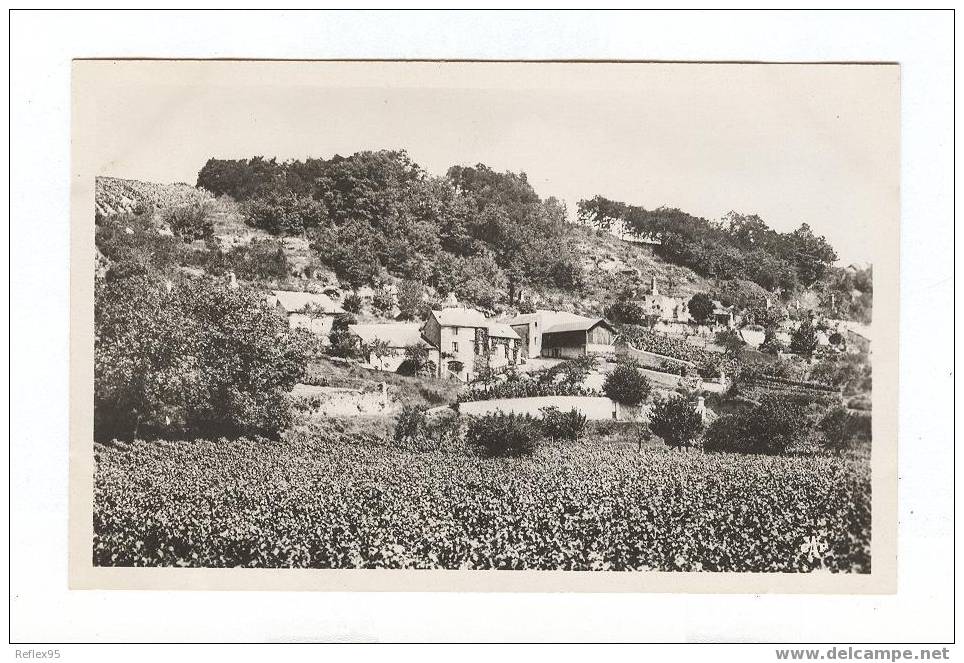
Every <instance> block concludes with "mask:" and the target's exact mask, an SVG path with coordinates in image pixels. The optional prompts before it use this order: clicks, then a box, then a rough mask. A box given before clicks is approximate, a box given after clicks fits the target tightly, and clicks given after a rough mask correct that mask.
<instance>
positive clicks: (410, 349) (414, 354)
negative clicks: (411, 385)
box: [398, 344, 436, 375]
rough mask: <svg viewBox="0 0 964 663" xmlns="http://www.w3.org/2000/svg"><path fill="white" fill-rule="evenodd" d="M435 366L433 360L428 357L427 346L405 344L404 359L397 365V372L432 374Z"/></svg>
mask: <svg viewBox="0 0 964 663" xmlns="http://www.w3.org/2000/svg"><path fill="white" fill-rule="evenodd" d="M435 368H436V367H435V362H433V361H431V360H430V359H429V357H428V348H427V347H425V346H424V345H420V344H413V345H407V346H405V360H404V361H403V362H402V363H401V365H400V366H399V367H398V372H399V373H401V374H403V375H432V374H433V373H434V372H435Z"/></svg>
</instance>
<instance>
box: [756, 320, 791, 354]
mask: <svg viewBox="0 0 964 663" xmlns="http://www.w3.org/2000/svg"><path fill="white" fill-rule="evenodd" d="M786 349H787V347H786V345H784V344H783V341H781V340H780V339H779V338H777V327H776V325H769V326H767V328H766V329H764V330H763V343H761V344H760V352H765V353H767V354H771V355H776V354H779V353H781V352H785V351H786Z"/></svg>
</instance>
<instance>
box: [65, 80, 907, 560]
mask: <svg viewBox="0 0 964 663" xmlns="http://www.w3.org/2000/svg"><path fill="white" fill-rule="evenodd" d="M75 67H76V69H75V71H76V73H77V74H78V75H80V74H83V75H84V76H86V78H85V77H84V76H81V77H80V78H77V79H75V86H76V87H75V94H77V95H81V94H84V95H87V94H89V95H91V97H92V98H90V99H89V103H91V104H94V106H95V107H96V111H94V116H95V118H96V123H95V124H94V126H93V127H91V130H92V132H93V133H92V139H91V141H92V145H93V144H94V143H96V144H95V145H93V146H92V148H91V149H92V150H94V152H95V154H94V155H92V156H93V157H94V158H93V160H92V163H93V164H94V166H95V167H96V172H95V173H93V176H94V178H93V182H89V184H91V185H93V186H92V188H93V205H92V207H91V208H89V213H90V215H91V221H92V222H93V223H92V224H91V226H90V232H91V233H92V235H93V237H92V239H93V248H94V255H93V258H94V259H93V260H92V261H91V263H90V264H89V270H88V274H87V275H86V277H87V278H88V279H89V280H90V282H91V283H92V288H93V339H92V341H93V347H92V350H93V402H92V406H93V412H92V415H93V416H92V440H93V464H92V465H93V500H92V507H93V511H92V513H91V514H90V516H91V518H92V539H91V540H90V541H89V554H90V555H91V558H92V564H93V566H95V567H175V568H180V567H192V568H235V567H243V568H256V569H279V568H280V569H394V570H433V569H434V570H462V571H570V572H620V573H629V572H640V573H646V572H687V573H692V572H706V573H708V572H717V573H728V572H736V573H761V572H762V573H781V574H858V575H860V574H870V573H872V570H873V568H874V565H875V564H877V562H878V560H876V559H874V558H873V555H872V546H871V543H872V540H873V536H872V535H873V534H874V532H873V530H872V515H873V504H872V490H871V481H872V462H871V460H872V456H873V454H874V453H875V451H876V447H875V442H877V441H876V440H874V439H873V438H874V436H873V434H872V433H873V431H874V430H875V429H874V427H873V425H872V422H873V420H874V414H875V412H874V408H873V403H874V398H873V394H874V390H873V366H874V362H873V358H874V343H873V339H874V330H875V329H876V328H875V325H874V321H875V320H874V306H875V303H877V299H876V298H875V296H874V285H875V278H874V273H875V267H877V265H875V264H874V257H875V251H876V250H877V249H876V248H875V247H876V246H877V243H878V242H887V241H890V240H891V239H892V238H895V237H896V235H895V234H894V233H893V231H895V229H896V226H895V225H894V221H895V219H896V213H897V209H898V208H897V200H898V199H897V185H896V183H897V175H898V172H897V156H896V155H897V150H896V139H897V131H896V128H897V120H898V106H897V100H898V71H899V68H898V67H896V66H894V65H745V64H716V65H711V64H699V63H692V64H675V65H671V64H646V63H637V64H613V63H610V64H605V63H599V64H581V65H578V64H562V63H557V64H553V63H542V64H534V63H532V64H525V63H515V64H512V63H505V64H492V63H489V64H484V63H434V64H432V63H299V66H298V67H297V68H293V66H292V64H291V63H255V62H252V63H243V62H229V63H196V62H193V63H183V62H177V61H168V62H137V61H127V62H78V63H76V64H75ZM289 73H294V78H292V77H291V76H288V74H289ZM275 75H278V76H280V78H278V79H277V82H272V79H275ZM95 77H96V80H97V85H92V87H91V89H89V90H88V89H85V88H84V87H83V86H84V84H85V83H84V81H86V80H94V78H95ZM282 79H283V80H285V81H288V82H281V80H282ZM413 81H422V83H421V84H420V85H415V84H414V83H413ZM499 81H508V84H507V85H506V84H499ZM85 99H86V98H85ZM85 103H87V101H85ZM135 110H136V111H137V112H134V111H135ZM875 234H876V236H875ZM885 435H887V436H888V437H890V436H891V435H892V432H891V431H886V430H885ZM891 443H892V440H889V441H885V442H884V443H883V444H884V445H885V446H884V449H888V448H891V447H890V445H891Z"/></svg>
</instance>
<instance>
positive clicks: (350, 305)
mask: <svg viewBox="0 0 964 663" xmlns="http://www.w3.org/2000/svg"><path fill="white" fill-rule="evenodd" d="M341 307H342V308H343V309H345V310H346V311H347V312H348V313H361V310H362V298H361V295H359V294H358V293H357V292H350V293H348V294H347V295H345V298H344V299H343V300H342V302H341Z"/></svg>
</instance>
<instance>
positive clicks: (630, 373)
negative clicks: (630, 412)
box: [603, 362, 651, 406]
mask: <svg viewBox="0 0 964 663" xmlns="http://www.w3.org/2000/svg"><path fill="white" fill-rule="evenodd" d="M650 391H651V386H650V384H649V380H647V379H646V375H645V374H644V373H643V372H642V371H641V370H640V369H639V366H638V365H637V364H636V363H635V362H621V363H619V364H618V365H617V366H616V368H615V369H614V370H613V372H612V373H610V374H609V375H607V376H606V380H605V382H604V383H603V393H605V394H606V396H608V397H609V398H611V399H612V400H614V401H616V402H617V403H619V404H620V405H628V406H636V405H639V404H640V403H642V402H643V401H645V400H646V398H647V397H648V396H649V392H650Z"/></svg>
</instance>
